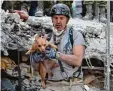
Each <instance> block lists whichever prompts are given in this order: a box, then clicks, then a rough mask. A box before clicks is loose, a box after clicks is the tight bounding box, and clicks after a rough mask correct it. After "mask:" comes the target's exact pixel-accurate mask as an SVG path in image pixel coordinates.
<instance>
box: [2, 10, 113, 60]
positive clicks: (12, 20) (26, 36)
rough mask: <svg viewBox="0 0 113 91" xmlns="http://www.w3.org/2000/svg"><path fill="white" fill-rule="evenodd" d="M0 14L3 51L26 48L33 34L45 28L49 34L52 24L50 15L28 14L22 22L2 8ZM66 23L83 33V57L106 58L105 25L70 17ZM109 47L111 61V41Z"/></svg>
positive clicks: (112, 56)
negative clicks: (84, 50) (84, 42)
mask: <svg viewBox="0 0 113 91" xmlns="http://www.w3.org/2000/svg"><path fill="white" fill-rule="evenodd" d="M1 15H2V17H1V19H2V22H1V25H2V26H1V38H2V40H1V50H2V51H4V52H5V51H6V50H7V49H12V50H23V51H26V50H28V49H29V48H30V46H31V45H32V43H33V36H34V35H35V34H36V33H40V32H41V30H42V29H45V31H46V33H48V35H49V36H50V35H51V32H52V27H53V26H52V21H51V18H50V17H33V16H30V17H29V19H28V21H27V22H22V21H21V20H20V19H19V16H18V15H17V14H15V13H14V14H11V13H7V12H4V11H3V10H2V13H1ZM68 25H72V26H73V27H74V28H75V29H76V30H81V31H82V32H83V33H84V35H85V41H86V46H87V48H86V52H85V53H86V54H85V58H93V57H96V58H98V59H99V60H102V61H105V60H106V31H107V26H106V25H105V24H104V23H99V22H96V21H89V20H88V21H84V20H81V19H78V18H77V19H76V18H74V19H70V21H69V23H68ZM111 25H113V24H111ZM49 38H50V37H49ZM110 41H113V35H110ZM4 45H5V46H4ZM110 47H111V48H110V59H111V62H113V42H111V43H110ZM5 53H6V52H5ZM6 54H7V53H6Z"/></svg>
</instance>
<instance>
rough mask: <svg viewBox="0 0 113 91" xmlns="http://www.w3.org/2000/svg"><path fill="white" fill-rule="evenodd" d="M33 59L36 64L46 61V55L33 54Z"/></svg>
mask: <svg viewBox="0 0 113 91" xmlns="http://www.w3.org/2000/svg"><path fill="white" fill-rule="evenodd" d="M31 58H32V60H33V61H34V62H40V61H44V55H43V54H42V53H37V52H36V53H33V54H32V55H31Z"/></svg>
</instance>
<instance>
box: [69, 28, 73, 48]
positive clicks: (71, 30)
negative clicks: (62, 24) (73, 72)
mask: <svg viewBox="0 0 113 91" xmlns="http://www.w3.org/2000/svg"><path fill="white" fill-rule="evenodd" d="M69 38H70V42H71V45H72V47H73V27H71V28H70V30H69Z"/></svg>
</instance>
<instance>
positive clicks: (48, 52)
mask: <svg viewBox="0 0 113 91" xmlns="http://www.w3.org/2000/svg"><path fill="white" fill-rule="evenodd" d="M45 56H46V57H47V58H53V59H54V58H56V51H55V50H54V49H53V48H50V47H47V48H46V50H45Z"/></svg>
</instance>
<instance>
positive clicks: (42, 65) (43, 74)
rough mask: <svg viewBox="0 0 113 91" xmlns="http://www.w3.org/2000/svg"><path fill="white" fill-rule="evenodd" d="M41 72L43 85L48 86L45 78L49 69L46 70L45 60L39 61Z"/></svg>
mask: <svg viewBox="0 0 113 91" xmlns="http://www.w3.org/2000/svg"><path fill="white" fill-rule="evenodd" d="M39 73H40V76H41V84H42V87H43V88H46V84H45V81H46V79H45V78H46V74H47V71H46V67H45V66H44V64H43V62H40V63H39Z"/></svg>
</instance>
